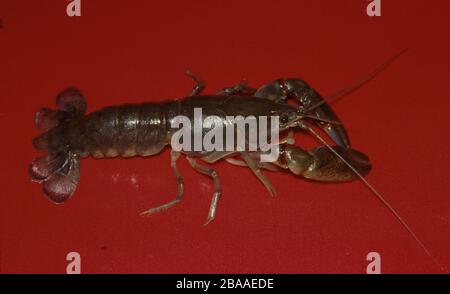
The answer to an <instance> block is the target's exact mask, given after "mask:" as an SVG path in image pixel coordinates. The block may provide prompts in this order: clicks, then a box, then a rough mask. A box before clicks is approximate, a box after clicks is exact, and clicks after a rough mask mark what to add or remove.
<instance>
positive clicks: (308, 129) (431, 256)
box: [299, 122, 444, 271]
mask: <svg viewBox="0 0 450 294" xmlns="http://www.w3.org/2000/svg"><path fill="white" fill-rule="evenodd" d="M299 127H301V128H302V129H305V130H307V131H309V132H310V133H312V134H313V135H314V136H315V137H316V138H317V139H318V140H319V141H320V142H321V143H323V144H324V145H325V146H326V147H327V148H328V149H329V150H330V151H331V152H333V153H334V155H336V156H337V157H338V158H339V159H340V160H342V162H344V163H345V165H347V166H348V167H349V168H350V169H351V170H352V171H353V172H354V173H355V174H356V175H357V176H358V178H359V179H360V180H361V181H362V182H363V184H364V185H366V187H367V188H369V190H370V191H372V193H373V194H375V196H377V198H378V199H379V200H380V201H381V203H383V205H384V206H385V207H386V208H387V209H389V211H390V212H391V213H392V214H393V215H394V216H395V218H396V219H397V220H398V221H399V222H400V223H401V224H402V226H403V227H404V228H405V229H406V230H407V231H408V232H409V234H410V235H411V236H412V237H413V238H414V239H415V240H416V242H417V243H418V244H419V246H420V247H422V249H423V250H424V251H425V253H426V254H427V255H428V256H429V257H430V258H431V259H432V260H433V262H434V264H435V265H436V266H438V267H439V268H440V269H441V271H444V267H443V266H442V265H441V264H440V263H439V262H438V261H437V259H436V258H435V257H434V256H433V255H432V254H431V252H430V251H429V250H428V248H427V247H426V246H425V244H423V242H422V241H421V240H420V239H419V237H417V235H416V233H415V232H414V231H413V230H412V229H411V228H410V227H409V225H408V224H407V223H406V222H405V221H404V220H403V218H402V217H401V216H400V214H399V213H398V212H397V211H396V210H395V209H394V208H393V207H392V206H391V205H390V204H389V202H387V201H386V199H385V198H384V197H383V196H382V195H381V194H380V193H379V192H378V191H377V190H376V189H375V188H374V187H373V186H372V185H371V184H370V183H369V182H368V181H367V180H366V179H365V178H364V177H363V176H362V175H361V174H360V173H359V172H358V171H357V170H356V169H355V168H354V167H353V166H352V165H351V164H350V163H349V162H348V161H347V160H345V158H344V157H342V156H341V155H340V154H339V153H338V152H337V151H336V150H334V149H333V148H332V147H331V146H330V144H328V142H327V141H325V139H323V138H322V137H321V136H320V135H319V134H318V133H317V132H316V131H315V130H314V129H313V128H312V127H311V126H309V125H308V124H307V123H305V122H301V123H299Z"/></svg>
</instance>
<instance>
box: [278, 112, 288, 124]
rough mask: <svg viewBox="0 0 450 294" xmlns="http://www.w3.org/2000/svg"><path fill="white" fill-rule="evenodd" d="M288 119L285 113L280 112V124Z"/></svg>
mask: <svg viewBox="0 0 450 294" xmlns="http://www.w3.org/2000/svg"><path fill="white" fill-rule="evenodd" d="M288 121H289V117H288V115H287V114H282V115H281V116H280V122H281V123H282V124H285V123H287V122H288Z"/></svg>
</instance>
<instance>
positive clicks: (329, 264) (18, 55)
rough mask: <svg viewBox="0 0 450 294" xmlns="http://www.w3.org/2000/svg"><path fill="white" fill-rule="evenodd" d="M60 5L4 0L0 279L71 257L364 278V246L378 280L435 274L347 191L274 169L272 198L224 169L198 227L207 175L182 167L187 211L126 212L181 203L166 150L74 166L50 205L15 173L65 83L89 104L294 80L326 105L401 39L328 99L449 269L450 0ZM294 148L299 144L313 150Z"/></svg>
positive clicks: (57, 268)
mask: <svg viewBox="0 0 450 294" xmlns="http://www.w3.org/2000/svg"><path fill="white" fill-rule="evenodd" d="M67 3H68V2H66V1H62V0H60V1H56V0H54V1H50V0H49V1H12V0H9V1H6V0H2V1H1V2H0V18H1V19H2V20H3V28H1V29H0V97H1V104H0V127H1V137H2V144H1V147H0V148H1V156H2V160H1V161H2V165H1V166H2V167H1V171H0V173H1V174H0V181H1V195H2V199H1V217H2V228H1V245H0V246H1V247H0V249H1V272H3V273H24V272H33V273H34V272H38V273H44V272H54V273H64V272H65V267H66V264H67V262H66V260H65V257H66V254H67V253H68V252H70V251H76V252H79V253H80V254H81V266H82V272H84V273H92V272H94V273H99V272H105V273H113V272H121V273H124V272H148V273H180V272H181V273H209V272H211V273H213V272H219V273H229V272H232V273H255V272H257V273H261V272H262V273H290V272H294V273H297V272H299V273H315V272H325V273H335V272H337V273H364V272H365V268H366V265H367V262H366V260H365V257H366V255H367V253H368V252H371V251H377V252H379V253H380V254H381V257H382V263H381V265H382V272H384V273H397V272H438V269H437V268H436V266H435V265H434V264H433V263H432V261H431V260H430V258H429V257H427V256H426V255H425V253H424V252H423V251H422V250H421V249H420V247H419V246H418V245H417V244H416V243H415V241H414V240H413V239H412V237H411V236H410V235H408V233H407V232H406V231H405V230H404V229H403V228H402V227H401V226H400V224H399V222H398V221H397V220H395V218H394V217H393V216H392V215H391V214H390V213H389V212H388V211H387V210H386V209H385V208H384V207H383V206H382V205H381V204H380V202H379V201H378V200H377V199H376V198H375V197H374V196H373V195H372V194H371V193H370V192H369V191H368V189H366V188H365V187H364V186H363V185H362V184H361V183H359V182H353V183H346V184H321V183H311V182H306V181H304V180H303V179H302V178H296V177H294V176H292V175H289V174H284V173H278V174H277V173H272V172H268V176H269V177H270V179H271V180H272V182H273V184H274V186H275V187H276V188H277V190H278V195H279V197H278V198H277V199H275V200H272V199H270V197H269V196H268V194H267V192H266V191H265V189H264V187H263V186H262V185H261V184H260V183H259V182H258V180H257V179H256V178H255V177H254V176H253V175H252V174H251V172H250V171H249V170H247V169H244V168H239V167H234V166H231V165H229V164H226V163H218V164H217V165H216V167H217V170H218V172H219V175H220V177H221V180H222V184H223V192H224V194H223V198H222V200H221V202H220V205H219V211H218V217H217V219H216V221H215V222H214V223H212V224H211V225H209V226H207V227H203V226H202V224H203V222H204V221H205V218H206V214H207V211H208V207H209V201H210V199H211V195H212V193H213V189H212V183H211V181H210V179H209V178H207V177H205V176H203V175H200V174H197V173H196V172H195V171H194V170H192V169H191V168H190V167H189V166H188V164H187V163H186V160H184V159H182V160H180V161H179V167H180V170H181V172H182V175H183V176H184V179H185V182H186V193H185V195H186V199H185V201H184V202H183V203H182V204H181V205H179V206H178V207H176V208H173V209H170V210H169V211H167V212H165V213H161V214H159V215H155V216H153V217H151V218H141V217H139V215H138V214H139V212H141V211H143V210H145V209H148V208H150V207H154V206H157V205H159V204H162V203H164V202H165V201H167V200H169V199H172V198H173V197H174V195H175V192H176V184H175V180H174V178H173V176H172V173H171V169H170V166H169V154H168V150H165V151H164V152H163V153H162V154H160V155H158V156H155V157H152V158H145V159H142V158H133V159H114V160H94V159H86V160H83V161H82V167H81V169H82V172H81V183H80V185H79V188H78V190H77V192H76V194H75V195H74V197H73V198H71V199H70V200H69V201H68V202H67V203H66V204H64V205H61V206H56V205H54V204H52V203H50V201H48V200H47V199H46V198H45V197H44V196H43V194H42V192H41V186H40V185H38V184H36V183H32V182H31V181H30V179H29V177H28V175H27V168H28V164H29V162H30V161H31V160H32V159H33V158H34V157H36V156H37V155H38V154H37V152H36V151H35V150H34V149H33V147H32V145H31V139H32V138H33V137H34V136H36V135H37V134H38V131H37V130H36V129H35V128H34V126H33V115H34V112H35V111H36V110H37V109H39V108H41V107H54V97H55V95H56V94H57V92H58V91H59V90H61V89H62V88H64V87H66V86H70V85H74V86H77V87H79V88H80V89H81V90H82V91H83V92H84V93H85V95H86V96H87V99H88V110H89V111H94V110H97V109H99V108H101V107H103V106H106V105H110V104H118V103H124V102H142V101H161V100H164V99H174V98H176V97H181V96H183V95H186V94H187V93H188V92H189V91H190V89H191V87H192V81H191V80H189V79H188V78H187V77H186V76H185V75H184V73H183V72H184V70H185V69H186V68H191V69H192V70H193V71H194V72H196V73H198V74H199V75H201V76H202V77H203V78H204V79H205V80H206V82H207V89H206V92H205V93H214V92H215V91H217V90H218V89H220V88H222V87H224V86H228V85H231V84H234V83H236V82H238V81H240V80H241V79H242V78H247V79H248V80H249V81H250V83H251V85H254V86H260V85H262V84H264V83H267V82H270V81H271V80H273V79H276V78H280V77H290V76H293V77H300V78H304V79H305V80H307V81H308V82H310V84H311V85H313V86H314V87H315V88H316V89H318V90H319V91H320V92H321V93H323V94H324V95H325V96H326V95H329V94H330V93H332V92H334V91H335V90H337V89H340V88H342V87H344V86H347V85H350V84H351V83H352V82H354V81H355V80H357V79H359V78H361V77H362V76H364V75H366V74H367V73H369V72H370V71H371V70H372V69H373V68H375V67H376V66H377V65H379V64H381V63H382V62H384V61H385V60H386V59H387V58H388V57H390V56H392V55H393V54H395V53H397V52H399V51H400V50H402V49H403V48H405V47H409V48H410V49H409V51H407V52H406V53H405V54H404V55H403V56H402V57H401V58H400V59H398V60H397V61H396V62H395V63H394V64H392V65H391V66H390V67H389V68H387V69H386V70H385V71H383V72H382V73H381V74H380V75H379V76H378V77H376V78H375V79H374V80H373V81H371V82H370V83H368V84H366V85H365V86H364V87H362V88H361V89H359V90H357V91H356V92H354V93H352V94H351V95H349V96H347V97H345V98H344V99H342V100H340V101H338V102H336V103H335V104H334V105H333V107H334V108H335V110H336V112H337V113H338V114H339V116H340V118H341V119H342V120H343V121H344V123H345V124H346V127H347V129H348V131H349V134H350V137H351V139H352V142H353V146H354V147H355V148H357V149H360V150H362V151H364V152H365V153H367V154H368V155H369V156H370V158H371V160H372V163H373V171H372V173H371V174H370V175H369V176H368V180H369V181H370V182H371V183H373V184H374V186H376V187H377V188H378V189H379V191H380V192H381V193H382V194H383V195H385V197H386V199H387V200H388V201H389V202H390V203H391V204H392V205H393V206H394V207H395V208H396V209H397V210H398V211H399V213H400V214H401V215H402V216H403V217H404V219H405V220H406V221H407V222H408V223H409V224H410V225H411V227H413V228H414V230H415V231H416V232H417V234H418V235H419V237H420V238H421V239H422V240H423V241H424V243H425V244H426V245H427V246H428V247H429V249H430V250H431V252H432V253H433V254H434V255H435V256H436V258H437V259H438V260H439V261H440V262H441V263H442V264H443V265H444V266H446V267H447V268H449V267H450V256H449V253H448V250H449V245H450V238H449V237H448V236H449V234H450V226H449V211H450V202H449V198H448V197H449V184H450V181H449V176H448V172H447V170H448V166H449V165H450V157H449V153H448V143H449V139H448V130H449V128H450V123H449V121H448V116H449V106H450V102H449V101H450V99H449V94H450V83H449V80H448V71H449V68H450V57H449V54H448V52H449V51H450V46H449V44H450V43H449V38H448V29H449V22H450V2H449V1H446V0H443V1H431V2H429V1H422V0H420V1H419V0H417V1H412V0H409V1H406V0H404V1H398V0H396V1H386V0H384V1H382V16H381V17H375V18H370V17H368V16H367V15H366V12H365V9H366V5H367V3H368V2H367V1H363V0H361V1H357V0H354V1H334V0H329V1H312V0H310V1H298V0H297V1H256V0H255V1H242V0H241V1H223V2H222V1H184V3H182V2H181V1H179V2H177V1H172V2H170V3H169V2H168V1H161V2H158V3H154V2H153V1H111V0H109V1H85V0H82V16H81V17H73V18H70V17H68V16H67V15H66V14H65V7H66V5H67ZM304 141H305V136H304V135H298V142H297V144H303V146H307V147H311V145H312V144H311V142H304ZM446 271H447V272H448V269H447V270H446Z"/></svg>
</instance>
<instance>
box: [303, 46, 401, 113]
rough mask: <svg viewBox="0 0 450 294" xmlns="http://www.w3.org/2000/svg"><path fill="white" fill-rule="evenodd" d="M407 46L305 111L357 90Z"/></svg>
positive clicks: (390, 62) (397, 56)
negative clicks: (366, 73)
mask: <svg viewBox="0 0 450 294" xmlns="http://www.w3.org/2000/svg"><path fill="white" fill-rule="evenodd" d="M408 49H409V48H405V49H403V50H402V51H400V52H399V53H397V54H395V55H393V56H391V57H390V58H389V59H388V60H386V61H385V62H383V63H382V64H380V65H379V66H378V67H376V68H375V69H374V70H372V71H371V72H370V73H369V74H368V75H366V76H364V77H363V78H361V79H359V80H357V81H356V82H354V83H353V84H352V85H350V86H348V87H345V88H343V89H340V90H338V91H336V92H334V93H333V94H331V95H330V96H328V97H326V98H324V99H323V100H322V101H320V102H319V103H316V104H314V105H312V106H311V107H309V108H308V109H306V110H305V112H309V111H312V110H314V109H316V108H317V107H319V106H321V105H322V104H325V103H333V102H336V101H337V100H339V99H341V98H343V97H345V96H347V95H348V94H350V93H352V92H353V91H356V90H358V89H359V88H361V87H362V86H363V85H364V84H366V83H368V82H369V81H371V80H372V79H374V78H375V77H376V76H377V75H378V74H379V73H380V72H382V71H383V70H385V69H386V68H387V67H388V66H389V65H391V64H392V63H393V62H394V61H395V60H396V59H397V58H399V57H400V56H401V55H402V54H403V53H405V52H406V51H408Z"/></svg>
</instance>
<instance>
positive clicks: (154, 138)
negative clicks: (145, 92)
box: [68, 102, 173, 158]
mask: <svg viewBox="0 0 450 294" xmlns="http://www.w3.org/2000/svg"><path fill="white" fill-rule="evenodd" d="M171 104H173V102H172V103H143V104H126V105H119V106H111V107H106V108H103V109H101V110H99V111H96V112H93V113H91V114H88V115H86V116H85V117H83V118H82V119H81V120H80V121H78V122H75V123H74V124H73V125H71V126H70V127H69V130H68V132H69V145H70V149H72V150H73V151H75V152H78V153H79V154H80V155H81V156H82V157H84V156H89V155H91V156H93V157H96V158H102V157H115V156H122V157H131V156H136V155H139V156H149V155H153V154H155V153H158V152H159V151H161V149H162V148H163V147H164V146H165V145H166V144H167V143H168V140H167V127H166V121H167V113H168V112H167V108H168V107H169V108H170V105H171Z"/></svg>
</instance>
